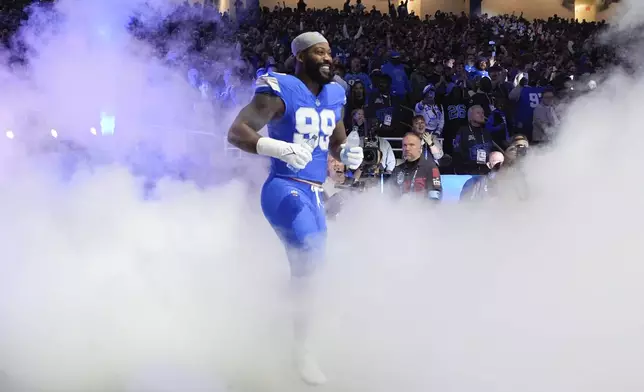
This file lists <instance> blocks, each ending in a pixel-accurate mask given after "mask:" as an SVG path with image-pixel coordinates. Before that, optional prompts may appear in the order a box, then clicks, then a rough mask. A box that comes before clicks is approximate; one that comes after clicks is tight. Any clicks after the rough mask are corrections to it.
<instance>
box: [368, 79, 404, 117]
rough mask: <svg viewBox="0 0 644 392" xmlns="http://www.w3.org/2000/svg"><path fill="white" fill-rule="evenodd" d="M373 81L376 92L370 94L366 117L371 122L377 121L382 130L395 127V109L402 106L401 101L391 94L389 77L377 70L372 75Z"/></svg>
mask: <svg viewBox="0 0 644 392" xmlns="http://www.w3.org/2000/svg"><path fill="white" fill-rule="evenodd" d="M371 80H372V81H373V83H374V90H373V91H371V92H370V93H369V98H368V101H367V104H366V106H365V115H366V117H367V118H368V119H369V121H372V119H374V118H375V119H377V120H378V121H379V123H380V128H387V129H390V128H392V127H393V126H394V109H395V108H396V107H399V106H400V101H399V100H398V99H397V97H395V96H393V95H391V93H390V92H389V91H390V86H391V78H390V77H389V75H387V74H384V73H382V72H381V71H380V70H378V69H376V70H374V71H373V72H372V73H371Z"/></svg>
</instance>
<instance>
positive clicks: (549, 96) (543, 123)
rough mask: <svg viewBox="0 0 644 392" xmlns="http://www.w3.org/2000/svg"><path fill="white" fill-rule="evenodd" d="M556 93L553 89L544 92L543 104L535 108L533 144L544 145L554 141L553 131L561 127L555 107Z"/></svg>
mask: <svg viewBox="0 0 644 392" xmlns="http://www.w3.org/2000/svg"><path fill="white" fill-rule="evenodd" d="M554 100H555V93H554V91H553V90H552V89H550V88H549V89H547V90H545V91H544V92H543V97H542V100H541V103H539V104H538V105H537V107H536V108H534V117H533V121H532V143H543V142H547V141H549V140H551V139H552V136H553V129H554V128H556V127H558V126H559V116H558V115H557V112H556V110H555V106H554Z"/></svg>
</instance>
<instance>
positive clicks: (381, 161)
mask: <svg viewBox="0 0 644 392" xmlns="http://www.w3.org/2000/svg"><path fill="white" fill-rule="evenodd" d="M365 125H366V127H365V128H364V129H365V134H364V135H362V134H360V130H359V129H358V135H360V145H361V146H362V151H363V153H364V159H363V161H362V166H361V167H360V169H361V172H362V175H363V176H374V175H378V174H381V173H386V174H390V173H391V172H392V171H393V170H394V168H395V167H396V156H395V155H394V150H393V149H392V148H391V144H390V143H389V141H388V140H387V139H385V138H381V137H379V136H378V132H379V130H380V129H381V128H382V127H383V125H382V124H381V123H380V122H379V121H378V120H377V119H375V118H373V119H370V120H369V121H367V122H366V123H365Z"/></svg>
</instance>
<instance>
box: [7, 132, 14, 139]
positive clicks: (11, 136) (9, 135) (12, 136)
mask: <svg viewBox="0 0 644 392" xmlns="http://www.w3.org/2000/svg"><path fill="white" fill-rule="evenodd" d="M5 135H7V137H8V138H9V139H13V138H14V137H15V135H14V134H13V131H7V133H6V134H5Z"/></svg>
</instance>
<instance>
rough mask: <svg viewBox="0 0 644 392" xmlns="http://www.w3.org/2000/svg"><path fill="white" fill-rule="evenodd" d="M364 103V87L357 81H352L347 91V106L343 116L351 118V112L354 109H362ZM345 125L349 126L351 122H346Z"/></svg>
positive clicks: (365, 96) (365, 98)
mask: <svg viewBox="0 0 644 392" xmlns="http://www.w3.org/2000/svg"><path fill="white" fill-rule="evenodd" d="M366 102H367V92H366V91H365V85H364V84H362V82H361V81H359V80H354V81H353V85H352V86H351V89H350V91H349V97H348V99H347V105H346V106H345V108H344V112H345V113H346V114H345V116H352V114H353V111H354V110H356V109H364V107H365V103H366ZM347 123H349V124H350V123H351V121H347Z"/></svg>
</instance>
